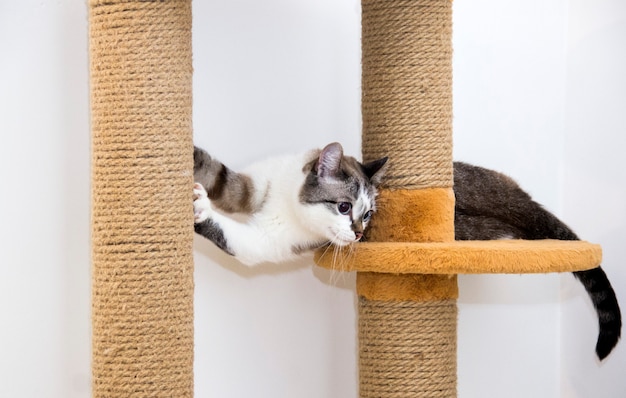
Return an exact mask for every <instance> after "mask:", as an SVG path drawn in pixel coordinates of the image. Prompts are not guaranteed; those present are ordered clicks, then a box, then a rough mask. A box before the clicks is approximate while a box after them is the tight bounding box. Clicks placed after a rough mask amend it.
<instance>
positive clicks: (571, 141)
mask: <svg viewBox="0 0 626 398" xmlns="http://www.w3.org/2000/svg"><path fill="white" fill-rule="evenodd" d="M359 11H360V10H359V4H358V2H357V1H356V0H315V1H312V0H263V1H259V0H222V1H216V0H203V1H196V2H194V32H193V33H194V67H195V75H194V129H195V132H194V136H195V139H196V141H197V143H199V144H200V145H202V146H204V147H206V148H207V149H209V150H210V151H211V152H212V153H214V154H215V155H216V156H218V157H219V158H221V159H222V160H223V161H224V162H226V163H227V164H229V165H230V166H232V167H233V168H235V169H236V168H239V167H241V166H244V165H245V164H247V163H249V162H251V161H253V160H257V159H261V158H264V157H266V156H270V155H273V154H278V153H283V152H286V151H301V150H305V149H309V148H311V147H314V146H322V145H324V144H326V143H328V142H330V141H335V140H336V141H341V142H342V143H344V146H345V148H346V150H347V152H350V153H354V154H358V153H359V141H360V106H359V101H360V93H359V85H360V83H359V71H360V65H359V62H360V55H359V34H360V28H359ZM454 24H455V25H454V46H455V52H454V76H455V77H454V99H455V102H454V106H455V111H454V115H455V118H454V129H455V157H456V158H457V159H461V160H466V161H471V162H474V163H478V164H481V165H484V166H488V167H491V168H495V169H498V170H502V171H505V172H506V173H508V174H510V175H512V176H513V177H514V178H516V179H517V180H518V181H519V182H520V183H521V184H522V185H523V186H524V187H525V188H527V189H528V191H529V192H531V193H532V194H533V195H534V196H535V198H536V199H538V200H539V201H541V202H542V203H544V204H545V205H546V206H547V207H548V208H549V209H551V210H553V211H554V212H556V213H557V214H558V215H560V216H562V217H563V218H564V219H565V220H566V221H567V222H568V223H569V224H570V225H571V226H572V227H573V228H574V229H575V230H576V231H577V232H578V233H579V235H581V236H582V237H584V238H585V239H587V240H590V241H593V242H598V243H601V244H602V245H603V249H604V259H605V260H604V268H605V270H606V271H607V273H608V275H609V277H610V279H611V280H612V282H613V285H614V287H615V289H616V291H617V294H618V296H619V297H620V298H621V299H624V298H625V297H626V268H625V267H624V262H625V260H624V259H625V258H626V247H625V245H623V244H622V242H624V239H625V237H626V211H625V207H626V205H625V204H626V171H625V170H624V167H623V165H622V162H623V151H624V148H625V147H626V145H625V144H626V138H624V137H625V134H624V133H625V132H626V76H625V75H626V74H625V73H624V71H626V3H624V2H623V1H621V0H612V1H608V0H606V1H598V0H595V1H582V0H552V1H545V0H524V1H522V0H517V1H512V0H511V1H506V2H503V1H498V0H489V1H487V0H484V1H480V0H456V1H455V2H454ZM87 46H88V41H87V9H86V5H85V2H83V1H76V0H64V1H62V0H58V1H34V0H23V1H8V0H0V134H1V137H2V145H0V184H1V185H0V186H1V187H2V188H1V191H0V242H1V243H0V244H1V250H0V319H1V323H0V397H2V398H4V397H29V398H30V397H32V398H39V397H53V398H57V397H58V398H65V397H71V398H73V397H88V396H89V388H90V380H89V377H90V376H89V374H90V354H89V351H90V342H89V339H90V322H89V316H90V315H89V310H90V305H89V301H90V295H89V294H90V293H89V286H90V279H89V267H90V262H89V255H90V249H89V217H90V216H89V206H90V205H89V191H90V188H89V170H90V155H89V106H88V104H89V91H88V47H87ZM194 248H195V257H196V300H195V308H196V337H195V344H196V353H195V357H196V361H195V362H196V366H195V373H196V377H195V383H196V396H198V397H219V398H222V397H228V398H230V397H233V398H238V397H246V398H247V397H272V398H294V397H297V398H309V397H310V398H320V397H323V398H327V397H336V398H351V397H357V370H356V341H355V335H356V319H355V315H354V312H355V298H354V293H353V289H354V275H352V274H347V275H343V274H332V273H329V272H327V271H323V270H321V269H319V268H315V267H313V266H312V264H311V262H310V260H304V261H300V262H297V263H292V264H286V265H281V266H271V265H268V266H261V267H258V268H254V269H250V268H246V267H244V266H242V265H239V264H237V263H236V262H234V261H232V260H231V259H229V258H227V257H226V256H225V255H222V254H221V253H220V252H219V251H218V250H216V249H215V248H213V247H212V245H211V244H210V243H209V242H207V241H205V240H203V239H196V242H195V245H194ZM459 285H460V291H461V297H460V299H459V369H458V374H459V396H460V397H462V398H468V397H477V398H485V397H487V398H491V397H494V398H499V397H507V398H509V397H513V398H515V397H520V398H527V397H533V398H544V397H545V398H551V397H575V398H596V397H604V398H618V397H623V396H624V394H626V378H625V377H624V369H626V348H625V347H626V346H625V345H624V344H620V345H619V346H618V348H617V350H616V351H615V352H614V353H613V354H612V355H611V356H610V357H609V358H608V359H607V360H606V361H605V362H604V363H599V362H598V361H597V360H596V359H595V357H594V352H593V347H594V346H595V339H596V333H597V326H596V319H595V314H594V312H593V309H592V307H591V305H590V303H589V300H588V299H587V297H586V295H585V293H584V291H583V290H582V288H581V287H580V286H579V284H578V283H577V282H575V281H574V280H573V278H572V277H571V276H570V275H569V274H566V275H562V276H559V275H536V276H517V275H508V276H486V275H478V276H461V277H460V280H459ZM621 303H622V307H624V308H625V309H626V302H625V301H622V302H621Z"/></svg>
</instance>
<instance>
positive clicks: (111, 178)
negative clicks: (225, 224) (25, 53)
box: [89, 0, 193, 397]
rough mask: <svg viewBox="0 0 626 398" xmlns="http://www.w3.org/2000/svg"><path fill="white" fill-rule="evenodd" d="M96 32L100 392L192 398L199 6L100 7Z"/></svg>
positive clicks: (96, 374) (95, 7)
mask: <svg viewBox="0 0 626 398" xmlns="http://www.w3.org/2000/svg"><path fill="white" fill-rule="evenodd" d="M89 25H90V27H89V33H90V42H89V43H90V68H91V117H92V152H93V154H92V156H93V157H92V256H93V268H92V329H93V350H92V351H93V354H92V355H93V359H92V373H93V396H94V397H191V396H193V370H192V363H193V301H192V299H193V280H192V275H193V263H192V241H193V227H192V225H193V209H192V200H191V186H192V174H193V173H192V170H193V160H192V159H193V156H192V153H193V144H192V132H191V125H192V124H191V73H192V66H191V0H171V1H145V0H144V1H139V0H136V1H121V0H106V1H104V0H91V1H90V2H89Z"/></svg>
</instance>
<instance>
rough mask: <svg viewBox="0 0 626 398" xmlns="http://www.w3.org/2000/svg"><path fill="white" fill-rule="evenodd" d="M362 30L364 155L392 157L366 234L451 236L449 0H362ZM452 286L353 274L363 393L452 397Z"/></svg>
mask: <svg viewBox="0 0 626 398" xmlns="http://www.w3.org/2000/svg"><path fill="white" fill-rule="evenodd" d="M362 29H363V30H362V63H363V75H362V79H363V83H362V84H363V94H362V112H363V159H364V160H365V161H369V160H373V159H377V158H380V157H382V156H389V158H390V165H389V169H388V172H387V174H386V183H385V184H386V185H385V187H383V188H384V189H382V190H381V192H380V197H379V206H378V207H379V212H378V214H377V215H376V217H375V219H374V220H372V225H371V229H370V233H369V237H368V238H369V240H370V241H381V242H393V241H396V242H398V241H399V242H444V241H452V240H454V193H453V191H452V2H451V1H450V0H410V1H407V0H362ZM415 209H419V211H416V210H415ZM457 291H458V289H457V282H456V277H455V276H447V275H419V274H405V275H402V274H386V273H368V272H359V273H358V274H357V293H358V295H359V350H360V363H359V366H360V396H361V397H362V398H386V397H446V398H450V397H454V396H456V321H457V308H456V298H457Z"/></svg>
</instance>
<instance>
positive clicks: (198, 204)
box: [193, 182, 211, 224]
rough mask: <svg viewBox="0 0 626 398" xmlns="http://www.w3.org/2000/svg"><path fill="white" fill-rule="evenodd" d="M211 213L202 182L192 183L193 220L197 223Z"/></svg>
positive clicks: (209, 202)
mask: <svg viewBox="0 0 626 398" xmlns="http://www.w3.org/2000/svg"><path fill="white" fill-rule="evenodd" d="M210 215H211V201H210V200H209V198H208V197H207V193H206V190H205V189H204V187H203V186H202V184H199V183H197V182H196V183H195V184H193V222H194V223H196V224H198V223H201V222H202V221H204V220H206V219H207V218H209V217H210Z"/></svg>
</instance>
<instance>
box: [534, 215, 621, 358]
mask: <svg viewBox="0 0 626 398" xmlns="http://www.w3.org/2000/svg"><path fill="white" fill-rule="evenodd" d="M535 214H537V215H538V217H540V218H541V219H542V222H538V223H537V224H536V225H543V226H544V227H546V230H549V231H551V233H546V234H545V235H546V236H545V238H548V239H560V240H579V239H578V236H576V234H575V233H574V232H573V231H572V230H571V229H570V228H569V227H568V226H566V225H565V224H563V222H561V220H559V219H558V218H556V217H555V216H554V215H552V214H551V213H549V212H547V211H545V210H543V209H541V210H538V211H537V212H536V213H535ZM573 274H574V277H576V279H578V280H579V281H580V283H581V284H582V285H583V287H584V288H585V290H586V291H587V294H588V295H589V297H590V299H591V302H592V303H593V306H594V308H595V309H596V313H597V315H598V326H599V333H598V341H597V343H596V354H597V355H598V358H600V360H602V359H604V358H606V357H607V356H608V355H609V354H610V353H611V351H612V350H613V348H615V346H616V345H617V342H618V341H619V339H620V336H621V330H622V315H621V311H620V308H619V303H618V301H617V297H616V296H615V291H614V290H613V287H612V286H611V282H610V281H609V278H608V277H607V276H606V274H605V273H604V270H603V269H602V268H601V267H596V268H593V269H590V270H586V271H576V272H573Z"/></svg>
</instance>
